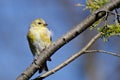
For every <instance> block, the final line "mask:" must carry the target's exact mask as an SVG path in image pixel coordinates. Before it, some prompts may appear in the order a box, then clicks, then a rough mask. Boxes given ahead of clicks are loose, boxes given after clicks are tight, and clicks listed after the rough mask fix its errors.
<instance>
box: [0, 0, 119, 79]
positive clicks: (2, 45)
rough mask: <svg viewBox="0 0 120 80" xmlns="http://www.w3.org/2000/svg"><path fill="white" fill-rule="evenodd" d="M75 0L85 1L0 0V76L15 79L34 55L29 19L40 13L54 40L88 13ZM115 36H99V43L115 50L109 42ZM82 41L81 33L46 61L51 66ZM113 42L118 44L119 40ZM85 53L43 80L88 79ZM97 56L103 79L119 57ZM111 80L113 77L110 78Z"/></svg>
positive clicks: (67, 56)
mask: <svg viewBox="0 0 120 80" xmlns="http://www.w3.org/2000/svg"><path fill="white" fill-rule="evenodd" d="M77 3H81V4H85V1H84V0H29V1H28V0H0V25H1V26H0V28H1V29H0V36H1V38H0V53H1V56H0V65H1V66H0V69H1V70H0V79H1V80H15V79H16V77H17V76H18V75H19V74H20V73H21V72H23V71H24V70H25V69H26V68H27V66H29V65H30V64H31V62H32V60H33V56H32V54H31V52H30V49H29V46H28V42H27V39H26V34H27V31H28V28H29V25H30V23H31V22H32V20H34V19H36V18H39V17H40V18H43V19H44V20H45V21H46V22H47V23H48V28H49V29H50V30H52V32H53V37H52V38H53V41H55V40H57V39H58V38H59V37H61V36H62V35H63V34H65V33H66V32H67V31H69V30H70V29H72V28H73V27H74V26H75V25H77V24H78V23H80V21H82V20H83V19H84V18H86V16H88V15H89V12H88V10H86V11H83V8H84V7H76V6H75V4H77ZM86 33H87V32H86ZM114 40H116V41H119V38H113V39H111V41H110V42H107V43H104V42H102V40H99V42H101V43H102V44H99V46H100V49H107V50H110V51H118V50H119V48H118V47H116V46H115V45H114V44H115V43H112V42H114ZM83 41H84V34H82V35H81V36H79V37H78V38H75V39H74V40H73V41H71V42H70V43H68V44H67V45H65V46H64V47H62V48H61V49H60V50H58V51H57V52H56V53H55V54H54V55H53V56H52V62H49V63H48V66H49V69H52V68H54V67H55V66H57V65H59V64H60V63H62V62H63V61H64V60H66V59H67V58H69V57H70V56H71V55H72V54H74V53H76V52H77V51H79V50H80V49H81V47H82V46H83V45H81V44H82V42H83ZM78 43H79V44H80V45H79V44H78ZM110 43H111V44H110ZM103 45H104V46H103ZM116 45H119V43H117V44H116ZM110 46H112V47H110ZM84 56H85V55H84ZM84 56H81V57H80V58H79V59H77V60H75V61H73V62H72V63H70V64H69V65H68V66H66V67H65V68H63V69H61V70H60V71H58V72H57V73H55V74H53V75H52V76H49V77H48V78H46V79H45V80H59V79H60V78H62V80H66V79H67V80H89V77H88V76H86V75H85V71H84V70H83V69H85V68H83V66H82V65H83V64H84ZM96 60H98V63H99V66H98V64H97V66H98V67H97V69H98V71H99V74H100V76H102V77H103V80H105V79H104V76H105V74H107V75H108V76H109V75H111V74H109V73H110V72H111V73H112V72H115V71H114V70H115V67H116V66H113V65H117V64H118V62H119V61H118V58H116V57H113V56H110V55H104V54H98V55H97V59H96ZM78 65H79V66H78ZM106 66H107V68H106ZM110 66H112V67H110ZM103 73H105V74H103ZM37 75H38V74H36V75H34V76H33V77H32V78H34V77H36V76H37ZM100 76H99V77H100ZM105 78H106V76H105ZM110 80H114V79H112V78H111V79H110Z"/></svg>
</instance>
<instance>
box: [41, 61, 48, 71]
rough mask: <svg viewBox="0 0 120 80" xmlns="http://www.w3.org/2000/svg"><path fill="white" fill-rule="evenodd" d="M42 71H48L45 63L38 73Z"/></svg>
mask: <svg viewBox="0 0 120 80" xmlns="http://www.w3.org/2000/svg"><path fill="white" fill-rule="evenodd" d="M43 70H45V71H48V67H47V62H45V63H44V64H43V67H42V69H39V73H41V72H42V71H43Z"/></svg>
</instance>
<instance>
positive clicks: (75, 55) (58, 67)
mask: <svg viewBox="0 0 120 80" xmlns="http://www.w3.org/2000/svg"><path fill="white" fill-rule="evenodd" d="M100 35H101V33H98V34H97V35H96V36H95V37H93V38H92V39H91V40H90V41H89V42H88V44H87V45H86V46H85V47H84V48H83V49H82V50H80V51H79V52H78V53H76V54H74V55H72V56H71V57H70V58H69V59H67V60H66V61H64V62H63V63H61V64H60V65H58V66H57V67H55V68H54V69H52V70H50V71H48V72H46V73H45V74H43V75H41V76H39V77H37V78H36V79H34V80H39V79H40V80H42V79H43V78H46V77H48V76H49V75H51V74H54V73H55V72H56V71H58V70H60V69H61V68H63V67H65V66H66V65H68V64H69V63H70V62H72V61H73V60H75V59H77V58H78V57H79V56H81V55H82V54H84V53H85V51H86V50H87V49H88V48H89V47H91V46H92V45H93V44H94V43H95V41H96V40H97V39H98V38H99V37H100Z"/></svg>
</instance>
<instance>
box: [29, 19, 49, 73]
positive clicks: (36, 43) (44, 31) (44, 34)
mask: <svg viewBox="0 0 120 80" xmlns="http://www.w3.org/2000/svg"><path fill="white" fill-rule="evenodd" d="M27 39H28V43H29V46H30V49H31V52H32V54H33V56H34V57H36V56H38V55H39V54H40V52H41V51H42V50H43V49H45V48H46V47H47V46H49V45H50V44H51V31H50V30H49V29H48V28H47V24H46V22H45V21H44V20H43V19H41V18H38V19H36V20H34V21H33V22H32V23H31V25H30V28H29V31H28V34H27ZM49 61H51V59H49ZM42 70H45V71H48V67H47V63H46V62H45V63H44V65H43V69H40V71H39V72H42Z"/></svg>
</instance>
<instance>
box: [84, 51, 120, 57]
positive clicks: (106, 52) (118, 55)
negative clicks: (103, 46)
mask: <svg viewBox="0 0 120 80" xmlns="http://www.w3.org/2000/svg"><path fill="white" fill-rule="evenodd" d="M96 52H100V53H105V54H109V55H113V56H117V57H120V54H117V53H113V52H109V51H105V50H86V51H85V53H96Z"/></svg>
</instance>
